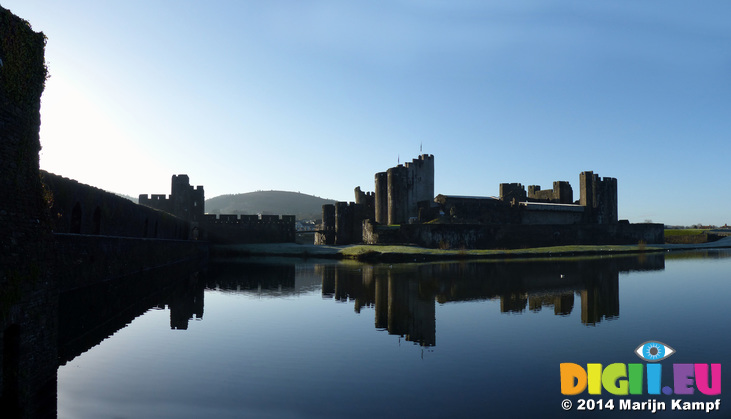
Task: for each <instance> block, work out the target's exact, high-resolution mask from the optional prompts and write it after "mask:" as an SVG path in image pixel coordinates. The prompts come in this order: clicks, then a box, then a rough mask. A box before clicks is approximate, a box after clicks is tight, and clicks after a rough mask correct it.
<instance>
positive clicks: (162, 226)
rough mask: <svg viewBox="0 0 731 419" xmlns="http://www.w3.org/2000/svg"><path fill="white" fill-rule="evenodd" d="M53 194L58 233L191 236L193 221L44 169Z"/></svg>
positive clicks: (43, 175)
mask: <svg viewBox="0 0 731 419" xmlns="http://www.w3.org/2000/svg"><path fill="white" fill-rule="evenodd" d="M42 177H43V182H44V183H45V184H46V185H47V188H48V190H49V192H50V194H51V196H52V199H53V205H52V206H51V226H52V228H53V231H54V232H55V233H71V234H90V235H102V236H117V237H138V238H158V239H174V240H187V239H192V238H193V235H194V233H193V231H192V230H193V227H191V223H189V222H186V221H184V220H182V219H180V218H177V217H175V216H173V215H171V214H169V213H167V212H165V211H159V210H155V209H152V208H149V207H146V206H144V205H137V204H135V203H134V202H132V201H130V200H129V199H125V198H122V197H120V196H117V195H115V194H113V193H110V192H106V191H104V190H101V189H99V188H95V187H93V186H89V185H85V184H83V183H79V182H77V181H75V180H72V179H67V178H65V177H63V176H59V175H55V174H53V173H48V172H42Z"/></svg>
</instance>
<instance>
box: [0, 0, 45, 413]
mask: <svg viewBox="0 0 731 419" xmlns="http://www.w3.org/2000/svg"><path fill="white" fill-rule="evenodd" d="M45 44H46V38H45V36H44V35H43V34H42V33H36V32H34V31H33V30H32V29H31V26H30V25H29V24H28V22H25V21H24V20H22V19H20V18H18V17H17V16H14V15H13V14H12V13H11V12H10V11H8V10H6V9H4V8H2V7H0V62H1V64H0V345H2V346H0V412H2V413H1V414H2V415H3V417H5V416H8V417H16V416H17V417H45V416H52V417H55V414H56V400H55V388H56V353H57V344H56V341H57V319H56V311H57V309H58V295H57V290H56V287H55V283H54V282H53V280H52V276H51V274H52V271H53V260H52V258H53V251H54V249H53V245H52V241H51V239H50V238H51V230H50V227H49V225H48V205H47V196H46V193H45V191H44V190H43V186H42V184H41V181H40V178H39V171H38V169H39V165H38V152H39V150H40V146H41V145H40V138H39V130H40V123H41V121H40V107H41V94H42V92H43V89H44V85H45V80H46V67H45V62H44V48H45Z"/></svg>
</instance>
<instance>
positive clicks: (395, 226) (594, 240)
mask: <svg viewBox="0 0 731 419" xmlns="http://www.w3.org/2000/svg"><path fill="white" fill-rule="evenodd" d="M579 195H580V198H579V199H578V200H576V201H574V192H573V188H572V187H571V185H570V184H569V182H567V181H556V182H553V187H552V189H546V190H542V189H541V187H540V186H538V185H529V186H528V188H527V191H526V188H525V187H524V186H523V185H522V184H520V183H501V184H500V196H499V197H474V196H455V195H437V196H436V197H435V196H434V156H433V155H426V154H424V155H421V156H419V158H418V159H414V160H413V161H411V162H409V163H406V164H405V165H398V166H396V167H392V168H390V169H388V170H387V171H386V172H380V173H376V175H375V192H364V191H362V190H361V188H360V187H357V188H355V202H350V203H346V202H338V203H336V204H334V205H324V206H323V209H322V214H323V219H322V220H323V221H322V226H321V229H320V230H319V231H318V232H317V233H316V236H315V244H335V245H345V244H352V243H366V244H386V243H410V244H417V245H421V246H425V247H440V248H494V247H499V248H503V247H504V248H514V247H532V246H550V245H568V244H636V243H638V242H645V243H662V242H663V241H664V232H663V228H662V227H663V226H662V225H661V224H630V223H629V222H628V221H626V220H619V219H618V212H617V179H615V178H611V177H605V178H601V177H599V175H597V174H595V173H594V172H591V171H587V172H582V173H581V174H580V175H579Z"/></svg>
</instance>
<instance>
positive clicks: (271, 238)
mask: <svg viewBox="0 0 731 419" xmlns="http://www.w3.org/2000/svg"><path fill="white" fill-rule="evenodd" d="M294 224H295V216H294V215H269V214H262V215H246V214H220V215H217V214H205V215H204V217H203V222H202V223H201V227H202V228H203V230H204V231H205V232H206V234H207V235H208V239H209V240H210V241H211V243H217V244H245V243H290V242H294V241H295V225H294Z"/></svg>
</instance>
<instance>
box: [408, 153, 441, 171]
mask: <svg viewBox="0 0 731 419" xmlns="http://www.w3.org/2000/svg"><path fill="white" fill-rule="evenodd" d="M424 163H431V164H434V155H433V154H422V155H420V156H419V157H418V158H415V159H412V160H411V162H406V163H405V166H406V167H407V168H408V167H412V166H422V165H423V164H424Z"/></svg>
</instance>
